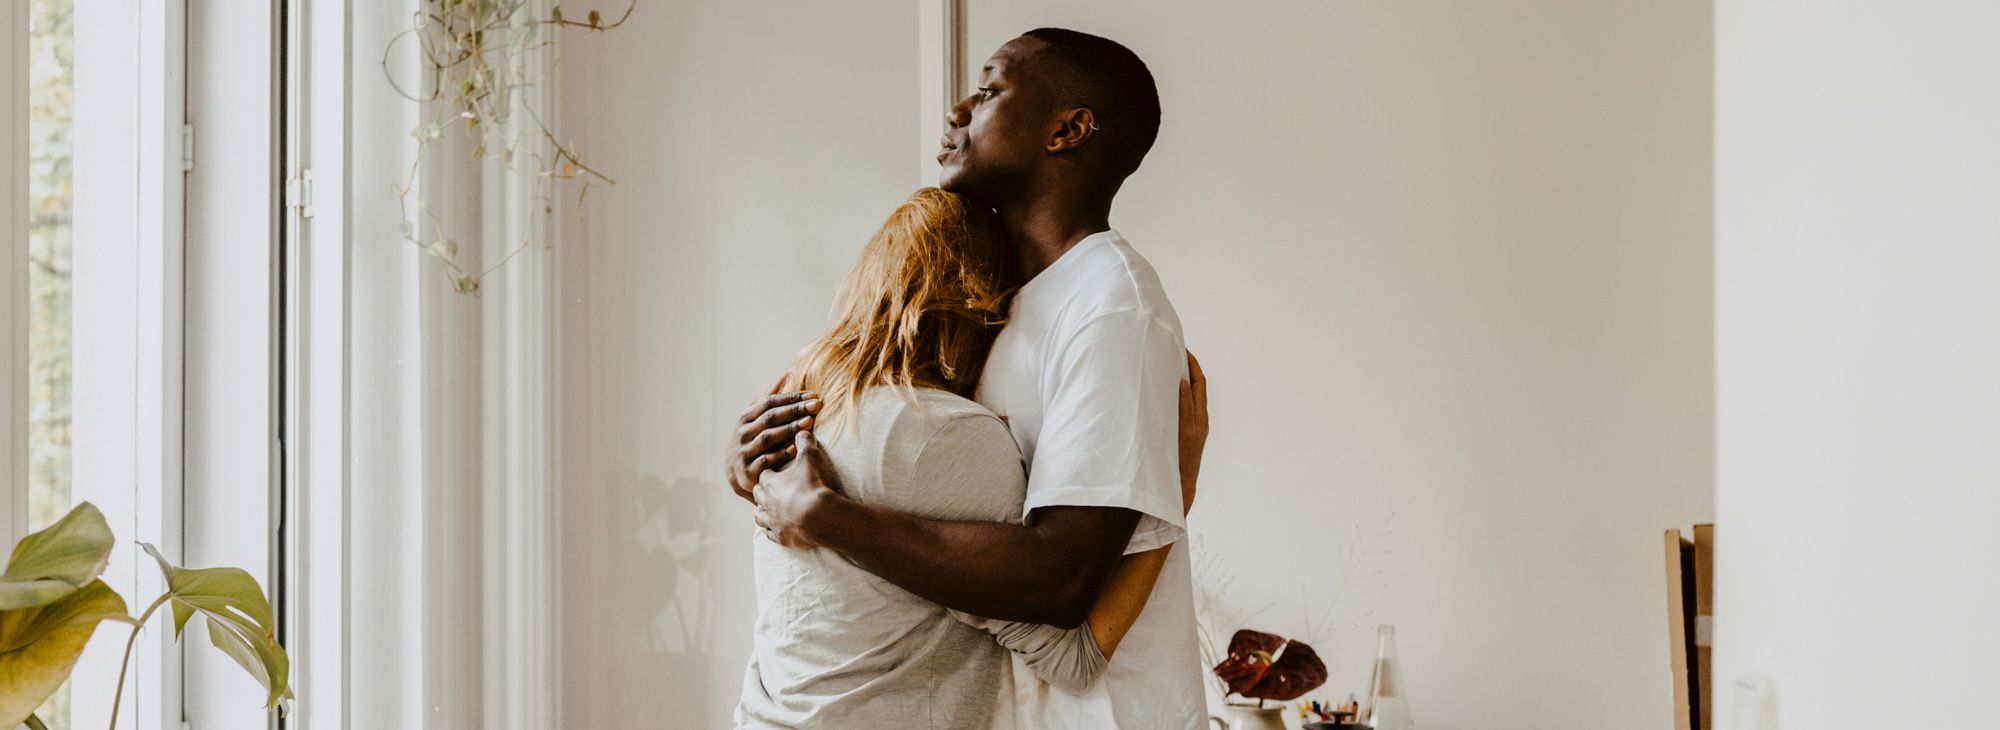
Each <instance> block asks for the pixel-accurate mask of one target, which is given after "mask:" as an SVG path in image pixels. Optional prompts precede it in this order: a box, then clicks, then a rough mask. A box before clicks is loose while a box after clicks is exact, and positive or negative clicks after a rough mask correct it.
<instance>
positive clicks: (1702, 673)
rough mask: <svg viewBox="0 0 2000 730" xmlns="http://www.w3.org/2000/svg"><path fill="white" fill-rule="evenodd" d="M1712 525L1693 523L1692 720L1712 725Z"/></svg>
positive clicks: (1705, 729) (1708, 729) (1704, 727)
mask: <svg viewBox="0 0 2000 730" xmlns="http://www.w3.org/2000/svg"><path fill="white" fill-rule="evenodd" d="M1714 616H1715V525H1695V526H1694V626H1695V630H1694V639H1695V642H1694V654H1695V661H1694V670H1695V708H1696V710H1695V715H1696V717H1697V718H1699V721H1698V722H1697V723H1696V724H1695V727H1696V728H1700V730H1713V728H1714V727H1715V676H1714V674H1713V673H1712V672H1710V671H1709V660H1710V658H1711V657H1710V654H1712V653H1713V652H1714V651H1715V649H1714V646H1715V628H1714V622H1715V618H1714Z"/></svg>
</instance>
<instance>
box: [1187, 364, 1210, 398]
mask: <svg viewBox="0 0 2000 730" xmlns="http://www.w3.org/2000/svg"><path fill="white" fill-rule="evenodd" d="M1186 352H1187V360H1188V385H1187V387H1188V389H1189V390H1190V391H1191V392H1192V394H1193V396H1194V402H1195V404H1196V405H1199V406H1200V407H1201V409H1202V410H1203V411H1206V410H1208V375H1206V374H1204V373H1203V372H1202V371H1201V361H1200V360H1197V359H1195V356H1194V351H1193V350H1187V351H1186Z"/></svg>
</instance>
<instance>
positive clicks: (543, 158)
mask: <svg viewBox="0 0 2000 730" xmlns="http://www.w3.org/2000/svg"><path fill="white" fill-rule="evenodd" d="M528 5H529V0H424V7H423V10H421V11H419V12H417V13H416V15H415V17H414V21H413V22H412V24H411V27H410V28H409V29H407V30H404V31H403V32H401V33H398V34H396V36H395V37H394V38H392V39H390V41H389V44H388V47H387V48H384V49H383V51H382V72H383V75H384V76H386V77H388V79H389V85H390V86H391V87H393V88H394V89H395V90H396V93H398V94H401V95H402V96H403V97H404V98H407V99H409V100H411V101H414V102H418V103H420V104H424V105H425V107H426V109H428V110H430V113H431V114H432V117H431V119H430V120H429V121H428V122H426V123H424V124H422V125H419V126H418V127H417V128H415V129H412V130H410V135H411V136H412V137H415V138H416V139H417V156H416V160H415V161H413V162H412V163H411V164H410V172H409V174H408V176H406V177H405V178H404V180H403V181H402V182H401V183H400V184H399V185H398V186H397V188H396V194H397V196H398V198H399V199H400V201H401V210H402V218H403V221H402V234H403V239H404V240H406V241H409V242H410V243H411V244H414V245H416V246H417V247H418V248H419V249H422V250H423V251H424V252H425V253H427V254H429V255H431V256H432V257H434V258H436V259H437V260H438V261H440V262H441V263H442V265H443V268H444V273H445V274H446V276H448V277H450V280H451V285H452V289H453V290H455V291H457V292H459V293H462V294H475V293H477V292H478V291H479V287H480V283H481V282H482V281H483V280H484V279H485V277H486V275H487V274H490V273H493V271H495V270H497V269H498V268H500V267H501V266H503V265H505V264H506V263H507V262H508V261H510V260H512V259H513V258H514V255H515V254H518V253H520V252H521V251H522V250H523V249H525V248H527V247H529V246H532V245H540V244H542V243H543V242H542V241H539V240H526V241H522V242H520V243H519V244H517V245H515V247H514V248H512V249H510V250H509V251H508V252H507V254H506V255H504V256H502V257H500V259H499V260H498V261H495V262H493V263H492V264H491V265H488V266H486V267H484V268H482V269H479V270H477V271H473V270H471V269H469V268H466V267H464V266H461V265H460V264H459V263H458V260H457V259H458V241H457V239H455V238H453V237H452V236H451V235H450V234H449V232H448V231H446V230H445V226H444V222H443V220H442V219H441V218H440V217H439V216H438V214H437V211H436V210H435V209H433V208H432V207H431V205H430V204H429V203H428V202H426V201H425V200H424V199H423V198H422V196H421V195H418V194H416V192H415V191H416V186H417V185H416V183H417V172H418V170H419V169H421V167H422V165H423V162H424V159H425V156H426V153H427V152H428V151H429V149H430V146H431V143H432V142H435V141H437V140H438V139H439V138H441V137H443V136H444V134H445V133H446V131H447V130H449V129H450V128H452V127H454V126H460V125H462V126H463V129H464V132H465V135H466V138H467V139H469V140H470V141H471V142H472V159H473V160H475V161H478V160H483V159H486V158H489V157H492V158H496V159H498V160H499V162H500V163H501V164H503V165H505V166H506V167H507V169H508V170H522V169H532V170H533V171H534V177H535V180H536V182H535V185H536V196H537V198H538V199H539V200H540V201H541V202H542V204H543V207H544V210H545V211H546V210H549V209H551V208H552V207H553V203H554V197H555V193H556V191H557V189H558V188H559V186H561V185H563V184H565V183H570V182H577V183H579V185H580V190H579V191H578V193H577V202H578V203H579V204H581V203H582V201H583V199H584V196H586V195H588V194H589V192H590V186H591V185H592V184H598V185H614V184H617V181H615V180H612V179H611V178H610V177H609V176H607V175H605V174H604V173H602V172H599V171H598V170H597V169H595V168H593V167H591V166H590V165H589V164H588V163H586V162H584V160H583V158H582V157H581V156H579V155H578V154H577V152H576V149H575V148H574V147H573V146H571V145H568V144H564V143H563V142H562V141H561V140H558V139H557V138H556V135H555V133H554V132H552V131H550V129H549V126H548V124H547V123H546V122H544V121H543V120H542V118H541V117H540V116H539V115H538V114H536V112H535V109H534V108H533V107H532V106H524V107H522V109H521V111H524V112H526V114H525V116H526V117H527V119H526V120H525V123H523V122H524V120H521V119H517V118H515V116H516V115H515V111H516V110H515V109H514V98H515V97H514V95H515V94H517V93H521V92H522V91H524V90H526V89H530V88H532V87H534V86H535V85H536V84H540V83H544V82H545V81H546V80H547V79H548V78H549V77H550V76H551V75H552V74H553V73H554V71H555V66H556V63H557V57H556V54H555V53H554V51H553V49H554V47H555V45H556V39H555V31H560V30H561V29H564V28H579V29H582V30H585V31H590V32H603V31H607V30H611V29H613V28H616V27H618V26H621V25H624V24H625V21H627V20H629V19H631V17H632V11H633V9H634V8H636V7H638V0H630V3H629V4H627V5H626V7H625V12H624V14H623V15H620V16H619V17H618V19H617V20H613V21H610V22H605V19H604V17H603V16H601V15H600V14H599V13H598V11H595V10H592V11H590V13H589V14H588V15H587V16H585V17H584V18H583V19H581V20H578V19H574V18H567V17H564V16H563V12H562V6H561V5H557V6H554V7H553V8H551V9H550V10H549V14H548V15H547V16H546V17H535V16H531V15H530V9H529V7H528ZM411 39H414V40H415V41H416V42H418V44H419V45H420V46H421V48H420V49H419V51H420V53H421V55H422V60H423V62H424V64H425V66H426V68H425V78H423V79H420V81H421V82H422V83H421V84H420V86H419V87H418V91H417V92H416V93H412V92H411V91H410V90H409V89H407V88H405V87H404V86H403V84H401V83H399V82H398V81H397V80H396V76H395V74H394V73H392V72H391V70H390V66H389V59H390V56H391V55H393V54H394V53H395V50H396V48H397V46H398V45H399V44H401V43H403V42H405V41H407V40H411ZM544 48H547V49H551V50H550V52H548V53H545V54H537V53H535V52H536V51H540V50H542V49H544ZM530 58H540V59H545V62H544V63H539V64H531V63H530V61H529V59H530ZM531 65H532V66H536V67H534V68H531V67H530V66H531Z"/></svg>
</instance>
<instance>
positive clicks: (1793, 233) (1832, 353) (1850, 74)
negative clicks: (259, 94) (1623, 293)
mask: <svg viewBox="0 0 2000 730" xmlns="http://www.w3.org/2000/svg"><path fill="white" fill-rule="evenodd" d="M1716 19H1717V23H1716V30H1717V35H1716V38H1717V41H1716V42H1717V49H1716V50H1717V54H1716V58H1717V62H1716V71H1717V78H1718V82H1717V88H1716V125H1717V126H1716V128H1717V133H1716V134H1717V136H1716V152H1717V169H1716V172H1717V185H1716V223H1717V226H1716V230H1717V249H1716V271H1717V275H1716V284H1717V295H1718V296H1717V302H1718V303H1717V335H1718V337H1717V356H1718V357H1717V360H1718V363H1719V368H1718V380H1717V386H1718V388H1717V396H1718V416H1719V427H1718V434H1717V436H1718V439H1719V447H1718V453H1717V456H1718V467H1719V470H1718V479H1719V483H1718V485H1717V495H1716V511H1717V515H1718V517H1719V518H1720V520H1721V529H1722V533H1721V535H1720V537H1719V540H1718V547H1717V549H1718V554H1717V562H1718V567H1719V570H1720V573H1719V576H1718V585H1717V587H1716V591H1717V594H1716V595H1717V601H1718V605H1717V607H1716V614H1717V617H1718V624H1717V632H1718V637H1717V638H1718V642H1719V644H1718V647H1717V653H1716V668H1717V674H1718V677H1719V679H1720V680H1721V682H1725V683H1726V682H1732V681H1734V680H1736V679H1737V678H1738V677H1740V676H1742V675H1744V674H1745V673H1748V672H1763V673H1768V674H1769V675H1770V676H1771V677H1772V678H1773V679H1774V680H1775V684H1776V690H1777V692H1776V694H1777V698H1778V716H1779V718H1780V719H1781V720H1782V723H1783V727H1786V728H1812V729H1813V730H1819V729H1822V728H1826V729H1838V728H1862V727H1881V726H1883V724H1884V722H1885V721H1886V722H1887V723H1888V724H1892V725H1894V726H1896V727H1912V728H1959V727H1980V726H1989V725H1991V724H1992V722H1993V721H1992V719H1991V709H1990V707H1989V706H1988V705H1989V704H1990V703H1989V702H1988V701H1987V700H1988V698H1989V696H1990V695H1991V693H1992V687H1993V686H1994V684H1995V683H1996V681H2000V670H1996V669H1995V665H1994V663H1993V659H1992V658H1993V657H1994V656H1995V655H1996V654H2000V623H1996V622H1995V621H1994V619H1993V603H1994V600H1995V599H1996V598H2000V585H1997V584H1996V582H1995V580H1994V575H1995V573H1994V570H1993V569H1992V567H1991V566H1992V564H1993V558H1992V556H1993V555H1994V554H1995V553H1996V552H2000V534H1996V533H1995V532H1994V530H1993V517H1994V516H1995V515H1996V514H2000V449H1996V448H1995V447H1994V444H1995V443H1996V442H2000V378H1996V373H2000V328H1996V327H1995V325H1994V316H1995V313H1996V312H2000V205H1996V201H2000V136H1996V135H1995V130H2000V44H1996V43H1995V42H1994V36H1993V32H1992V29H1993V28H1995V27H2000V7H1996V6H1994V5H1993V4H1991V3H1975V2H1949V1H1945V0H1921V1H1919V2H1905V3H1893V4H1881V3H1870V2H1855V1H1852V0H1841V1H1839V2H1831V3H1829V2H1804V1H1801V0H1776V1H1771V2H1754V3H1753V2H1735V1H1725V2H1721V3H1718V9H1717V18H1716ZM1864 49H1865V50H1864ZM1717 689H1718V699H1719V700H1720V702H1719V703H1718V707H1719V709H1720V710H1721V714H1718V717H1719V718H1726V717H1731V716H1733V713H1734V711H1735V710H1736V709H1737V707H1736V705H1735V704H1734V703H1733V702H1732V699H1733V697H1732V695H1731V693H1729V692H1728V691H1726V690H1727V686H1726V685H1725V684H1718V686H1717ZM1723 727H1725V728H1736V727H1746V726H1744V725H1731V724H1724V725H1723Z"/></svg>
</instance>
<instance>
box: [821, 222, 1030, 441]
mask: <svg viewBox="0 0 2000 730" xmlns="http://www.w3.org/2000/svg"><path fill="white" fill-rule="evenodd" d="M1003 240H1004V236H1003V234H1002V232H1001V230H1000V225H999V221H998V220H997V219H996V218H995V216H994V214H993V212H992V211H990V210H987V209H985V208H982V207H980V206H977V205H973V204H970V203H969V202H968V201H967V200H966V199H965V198H962V197H960V196H958V195H956V194H953V193H948V192H945V191H943V190H939V189H937V188H924V189H922V190H918V191H917V192H916V193H914V194H912V195H911V196H910V199H909V200H906V201H903V204H902V205H901V206H898V207H897V208H896V211H895V212H894V213H890V214H889V219H888V220H887V221H884V222H883V223H882V230H880V231H878V232H876V234H875V237H874V238H873V239H871V240H869V241H868V245H867V246H866V247H864V248H862V249H861V260H860V261H859V262H856V263H855V264H854V270H853V271H850V272H848V274H847V279H846V281H844V282H842V284H841V286H840V294H839V296H837V297H836V298H835V299H834V308H833V324H832V325H831V326H829V327H828V328H827V330H826V333H825V334H822V335H820V336H819V338H818V339H815V340H813V342H812V344H809V345H806V347H805V349H803V350H800V351H799V356H798V359H797V360H796V361H795V362H794V363H793V365H792V369H791V372H790V374H789V375H787V376H786V379H785V383H786V384H785V389H786V390H810V391H812V392H814V393H815V394H817V395H818V396H819V398H820V412H819V417H818V419H816V420H817V422H818V423H819V424H820V425H819V426H817V427H815V430H816V431H818V432H819V433H820V434H821V435H823V436H832V435H835V434H838V433H839V432H840V431H841V430H842V429H843V428H845V427H847V426H849V425H851V424H852V422H853V420H852V418H853V414H854V409H855V407H856V406H857V405H859V403H860V401H861V393H862V391H864V390H866V389H867V388H869V387H872V386H878V385H888V386H900V387H904V388H914V387H927V388H938V389H941V390H947V391H950V392H952V393H956V394H958V395H960V396H964V397H967V398H970V397H972V391H973V388H975V387H976V386H977V385H978V384H979V373H980V370H981V369H982V368H984V367H985V364H986V353H987V352H988V351H989V350H991V349H992V348H993V338H994V337H995V336H997V335H998V334H999V333H1000V326H1001V325H1002V324H1004V323H1005V321H1006V306H1007V298H1008V297H1009V296H1010V295H1012V294H1013V291H1014V289H1015V288H1016V287H1017V286H1018V280H1019V277H1018V276H1017V275H1015V274H1014V273H1013V271H1014V266H1013V263H1012V262H1013V259H1012V257H1011V256H1008V255H1007V252H1006V250H1005V248H1004V247H1003V245H1002V241H1003Z"/></svg>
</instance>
